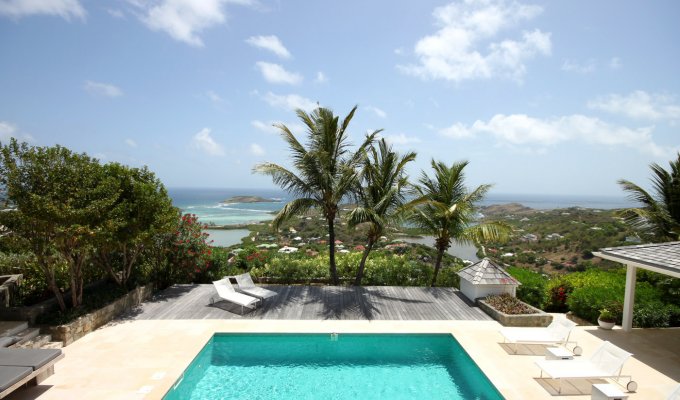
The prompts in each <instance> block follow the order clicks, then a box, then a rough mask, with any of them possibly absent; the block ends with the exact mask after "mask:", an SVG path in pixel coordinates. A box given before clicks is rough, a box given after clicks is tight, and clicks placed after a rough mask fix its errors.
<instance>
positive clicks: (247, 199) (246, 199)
mask: <svg viewBox="0 0 680 400" xmlns="http://www.w3.org/2000/svg"><path fill="white" fill-rule="evenodd" d="M276 202H278V200H275V199H266V198H264V197H260V196H233V197H230V198H228V199H226V200H222V201H221V203H222V204H234V203H276Z"/></svg>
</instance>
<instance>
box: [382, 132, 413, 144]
mask: <svg viewBox="0 0 680 400" xmlns="http://www.w3.org/2000/svg"><path fill="white" fill-rule="evenodd" d="M382 137H384V138H385V140H387V141H388V142H389V143H391V144H393V145H395V146H405V145H409V144H414V143H420V142H421V140H420V138H417V137H415V136H406V135H405V134H403V133H400V134H398V135H384V136H382Z"/></svg>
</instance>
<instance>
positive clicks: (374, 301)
mask: <svg viewBox="0 0 680 400" xmlns="http://www.w3.org/2000/svg"><path fill="white" fill-rule="evenodd" d="M266 288H267V289H269V290H273V291H275V292H277V293H278V295H277V296H274V297H272V298H270V299H267V300H265V301H264V303H263V304H262V305H261V306H259V307H258V308H257V309H255V310H252V311H249V310H248V309H246V310H245V313H244V314H243V315H241V306H239V305H236V304H232V303H229V302H227V301H224V300H221V299H220V298H219V297H218V296H217V293H216V292H215V289H214V288H213V286H212V285H174V286H172V287H170V288H168V289H166V290H164V291H162V292H160V293H158V294H156V295H155V296H154V297H153V298H152V299H150V300H149V301H147V302H145V303H143V304H142V305H141V306H140V307H138V308H137V309H136V310H134V311H132V312H131V313H128V314H126V315H125V316H123V317H122V319H124V320H144V319H288V320H331V319H344V320H490V318H489V317H488V316H487V315H486V314H485V313H484V311H482V310H481V309H479V308H478V307H476V306H475V305H473V304H472V303H471V302H469V301H468V300H467V299H466V298H465V296H462V295H461V294H460V292H459V291H458V290H457V289H454V288H425V287H408V286H406V287H401V286H400V287H396V286H365V287H355V286H349V287H346V286H281V285H268V286H266Z"/></svg>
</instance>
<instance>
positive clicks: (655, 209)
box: [618, 153, 680, 242]
mask: <svg viewBox="0 0 680 400" xmlns="http://www.w3.org/2000/svg"><path fill="white" fill-rule="evenodd" d="M669 164H670V170H668V171H667V170H665V169H663V168H662V167H661V166H659V165H658V164H656V163H653V164H651V165H650V168H651V169H652V173H653V175H652V188H653V190H654V193H652V194H650V193H649V192H647V191H646V190H644V189H643V188H642V187H640V186H638V185H636V184H634V183H633V182H630V181H627V180H625V179H621V180H619V182H618V183H619V185H621V187H622V188H623V190H624V191H626V192H628V196H629V198H630V199H631V200H633V201H635V202H638V203H640V204H641V205H642V207H641V208H630V209H627V210H623V211H622V212H621V215H622V216H623V217H624V219H625V221H626V222H627V223H629V224H630V225H631V226H632V227H633V228H635V229H637V230H639V232H640V233H641V234H642V235H644V236H647V237H648V238H650V239H652V240H655V241H661V242H663V241H669V240H678V238H680V153H678V158H677V159H676V160H674V161H671V162H670V163H669Z"/></svg>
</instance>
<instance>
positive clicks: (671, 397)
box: [666, 386, 680, 400]
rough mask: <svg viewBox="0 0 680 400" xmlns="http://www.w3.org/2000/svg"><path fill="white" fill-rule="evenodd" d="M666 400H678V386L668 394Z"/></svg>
mask: <svg viewBox="0 0 680 400" xmlns="http://www.w3.org/2000/svg"><path fill="white" fill-rule="evenodd" d="M666 400H680V386H678V387H677V388H675V390H674V391H673V393H671V394H669V395H668V399H666Z"/></svg>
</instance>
